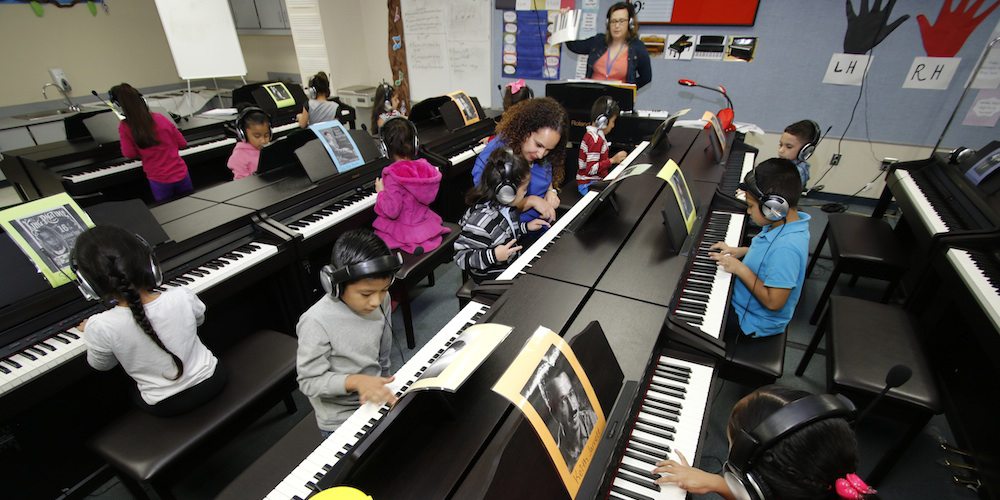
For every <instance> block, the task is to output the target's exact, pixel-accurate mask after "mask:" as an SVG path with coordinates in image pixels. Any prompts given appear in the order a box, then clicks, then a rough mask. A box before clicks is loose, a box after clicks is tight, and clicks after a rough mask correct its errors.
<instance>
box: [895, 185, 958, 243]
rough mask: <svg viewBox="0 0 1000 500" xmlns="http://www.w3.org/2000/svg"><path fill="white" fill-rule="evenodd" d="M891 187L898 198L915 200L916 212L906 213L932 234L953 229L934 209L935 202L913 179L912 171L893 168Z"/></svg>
mask: <svg viewBox="0 0 1000 500" xmlns="http://www.w3.org/2000/svg"><path fill="white" fill-rule="evenodd" d="M889 188H890V189H892V191H893V194H894V195H895V196H896V198H897V199H898V198H909V199H911V200H914V202H915V203H914V204H913V205H914V209H915V211H916V213H915V214H906V215H911V216H915V218H916V219H917V220H919V221H920V223H921V224H923V226H924V228H926V229H927V230H928V231H929V232H930V234H931V235H935V234H938V233H947V232H948V231H950V230H951V228H950V227H949V226H948V224H947V223H946V222H945V221H944V219H942V218H941V216H940V215H939V214H938V213H937V211H935V210H934V204H933V203H931V201H930V200H928V199H927V195H925V194H924V192H923V190H921V189H920V186H918V185H917V182H916V181H915V180H913V176H911V175H910V172H908V171H906V170H893V171H892V175H891V176H889Z"/></svg>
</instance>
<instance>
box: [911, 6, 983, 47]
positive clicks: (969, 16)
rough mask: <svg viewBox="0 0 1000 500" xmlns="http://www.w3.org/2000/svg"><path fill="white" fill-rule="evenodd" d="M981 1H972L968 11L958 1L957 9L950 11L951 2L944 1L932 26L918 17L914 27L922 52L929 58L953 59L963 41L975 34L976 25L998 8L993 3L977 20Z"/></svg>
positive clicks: (922, 17)
mask: <svg viewBox="0 0 1000 500" xmlns="http://www.w3.org/2000/svg"><path fill="white" fill-rule="evenodd" d="M984 1H985V0H976V3H974V4H973V5H972V7H970V8H968V9H966V8H965V7H966V5H967V4H968V3H969V0H961V2H959V4H958V8H956V9H955V10H954V11H953V10H951V0H944V4H943V5H941V12H938V16H937V20H935V21H934V24H931V23H930V22H928V21H927V16H925V15H923V14H920V15H918V16H917V24H919V25H920V38H922V39H923V41H924V50H925V51H927V55H928V56H930V57H955V54H958V51H959V50H960V49H961V48H962V45H964V44H965V40H967V39H968V38H969V35H971V34H972V32H973V31H975V30H976V27H977V26H979V23H981V22H983V19H986V18H987V17H988V16H989V15H990V14H992V13H993V11H994V10H996V8H997V6H998V5H1000V0H997V1H996V2H993V5H990V6H989V8H987V9H986V10H984V11H983V12H982V13H981V14H979V15H978V16H977V15H976V11H977V10H979V7H981V6H982V5H983V2H984Z"/></svg>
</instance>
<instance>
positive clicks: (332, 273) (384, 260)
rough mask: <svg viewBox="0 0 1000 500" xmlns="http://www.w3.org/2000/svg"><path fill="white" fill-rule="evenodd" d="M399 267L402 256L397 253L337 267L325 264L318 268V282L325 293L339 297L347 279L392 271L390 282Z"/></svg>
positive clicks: (401, 265)
mask: <svg viewBox="0 0 1000 500" xmlns="http://www.w3.org/2000/svg"><path fill="white" fill-rule="evenodd" d="M401 267H403V257H402V256H401V255H400V254H398V253H394V254H391V255H383V256H381V257H376V258H374V259H370V260H366V261H364V262H358V263H357V264H351V265H348V266H344V267H339V268H337V269H334V268H333V266H330V265H326V266H323V269H322V270H320V283H321V284H322V285H323V289H324V290H326V293H329V294H332V295H333V296H334V297H340V295H341V294H342V293H343V289H342V285H343V284H344V283H346V282H348V281H357V280H360V279H363V278H365V277H368V276H376V275H379V274H389V273H392V280H391V281H390V284H391V282H392V281H395V279H396V271H399V269H400V268H401Z"/></svg>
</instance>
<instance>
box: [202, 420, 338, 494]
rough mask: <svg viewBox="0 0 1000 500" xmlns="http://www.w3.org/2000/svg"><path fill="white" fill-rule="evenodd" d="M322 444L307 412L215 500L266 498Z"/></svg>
mask: <svg viewBox="0 0 1000 500" xmlns="http://www.w3.org/2000/svg"><path fill="white" fill-rule="evenodd" d="M322 443H323V436H322V435H320V433H319V427H317V426H316V414H315V413H313V412H309V414H308V415H306V416H305V417H303V418H302V420H301V421H300V422H299V423H298V424H295V427H292V430H290V431H288V433H287V434H285V435H284V436H282V437H281V439H279V440H278V442H277V443H274V445H273V446H271V447H270V448H268V450H267V451H265V452H264V454H263V455H261V456H260V457H259V458H258V459H257V460H254V462H253V463H252V464H250V467H247V468H246V469H245V470H244V471H243V472H240V475H239V476H236V479H233V481H232V482H231V483H229V485H228V486H226V489H224V490H222V492H221V493H219V494H218V495H217V496H216V497H215V500H245V499H248V498H264V497H266V496H267V495H268V494H270V493H271V490H273V489H274V488H275V487H276V486H278V484H279V483H281V482H282V481H284V480H285V477H286V476H288V475H289V473H290V472H291V471H292V469H294V468H296V467H298V465H299V464H300V463H302V461H303V460H305V459H306V457H308V456H309V455H310V454H311V453H312V452H313V450H315V449H316V447H317V446H319V445H320V444H322ZM331 453H333V452H331Z"/></svg>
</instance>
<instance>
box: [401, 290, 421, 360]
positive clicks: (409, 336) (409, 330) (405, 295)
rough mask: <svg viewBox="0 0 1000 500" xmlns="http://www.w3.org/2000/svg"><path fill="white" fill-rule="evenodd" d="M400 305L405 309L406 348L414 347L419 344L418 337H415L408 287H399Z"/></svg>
mask: <svg viewBox="0 0 1000 500" xmlns="http://www.w3.org/2000/svg"><path fill="white" fill-rule="evenodd" d="M399 292H400V293H399V307H400V308H402V309H403V329H404V330H405V331H406V348H407V349H413V348H414V347H416V346H417V341H416V339H414V338H413V312H412V311H411V310H410V291H409V290H407V289H406V287H402V288H400V289H399Z"/></svg>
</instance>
